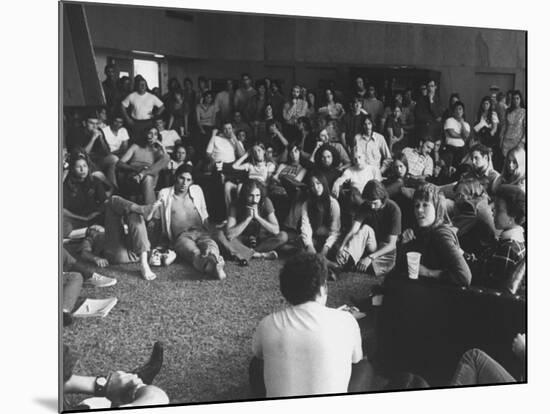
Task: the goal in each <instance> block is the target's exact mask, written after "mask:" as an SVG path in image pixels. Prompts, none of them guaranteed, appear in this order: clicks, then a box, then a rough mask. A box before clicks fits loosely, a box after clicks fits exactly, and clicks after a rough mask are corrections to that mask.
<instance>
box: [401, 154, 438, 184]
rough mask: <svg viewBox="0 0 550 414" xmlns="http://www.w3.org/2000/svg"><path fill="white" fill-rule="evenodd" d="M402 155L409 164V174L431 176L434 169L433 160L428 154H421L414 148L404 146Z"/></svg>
mask: <svg viewBox="0 0 550 414" xmlns="http://www.w3.org/2000/svg"><path fill="white" fill-rule="evenodd" d="M403 155H404V156H405V157H407V163H408V164H409V174H410V175H412V176H413V177H418V176H419V175H426V176H431V175H432V174H433V171H434V162H433V160H432V157H430V156H429V155H422V154H421V153H420V152H418V150H416V149H414V148H409V147H407V148H404V149H403Z"/></svg>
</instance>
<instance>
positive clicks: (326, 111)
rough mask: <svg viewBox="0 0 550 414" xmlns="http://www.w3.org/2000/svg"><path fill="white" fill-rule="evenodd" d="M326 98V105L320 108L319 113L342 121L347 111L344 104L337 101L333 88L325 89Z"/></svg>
mask: <svg viewBox="0 0 550 414" xmlns="http://www.w3.org/2000/svg"><path fill="white" fill-rule="evenodd" d="M325 99H326V105H325V106H323V107H322V108H319V113H320V114H323V115H326V116H328V118H329V119H331V120H335V121H340V120H341V119H342V117H343V116H344V115H345V114H346V111H345V110H344V107H343V106H342V104H340V103H339V102H336V98H335V95H334V91H333V90H332V89H330V88H328V89H325ZM308 107H309V105H308Z"/></svg>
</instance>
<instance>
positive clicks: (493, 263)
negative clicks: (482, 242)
mask: <svg viewBox="0 0 550 414" xmlns="http://www.w3.org/2000/svg"><path fill="white" fill-rule="evenodd" d="M521 231H523V229H522V230H521ZM505 233H506V232H504V233H503V234H502V235H501V238H500V239H499V240H498V242H497V244H496V245H495V246H494V247H493V248H491V249H489V250H488V251H487V252H486V255H485V263H486V268H485V269H486V276H487V282H488V283H489V284H490V286H491V287H494V288H497V289H502V288H504V287H505V286H506V284H507V283H508V281H509V280H510V277H511V276H512V273H513V272H514V270H515V269H516V267H517V265H518V264H519V262H520V261H521V260H522V259H523V258H524V257H525V255H526V253H527V250H526V248H525V242H524V241H523V239H521V240H518V238H508V237H506V236H507V235H506V234H505Z"/></svg>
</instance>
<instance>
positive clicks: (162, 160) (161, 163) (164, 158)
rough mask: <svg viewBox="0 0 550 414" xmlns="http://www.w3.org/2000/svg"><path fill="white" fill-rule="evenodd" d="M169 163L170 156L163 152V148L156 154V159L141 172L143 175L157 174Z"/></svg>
mask: <svg viewBox="0 0 550 414" xmlns="http://www.w3.org/2000/svg"><path fill="white" fill-rule="evenodd" d="M169 163H170V156H169V155H168V154H167V153H165V152H164V150H163V151H162V152H161V153H160V154H159V155H158V156H157V160H156V161H155V163H154V164H153V165H151V166H150V167H149V168H148V169H147V170H145V171H144V172H143V174H144V175H157V174H158V173H159V172H160V170H163V169H164V168H166V167H168V164H169Z"/></svg>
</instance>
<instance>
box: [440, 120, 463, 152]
mask: <svg viewBox="0 0 550 414" xmlns="http://www.w3.org/2000/svg"><path fill="white" fill-rule="evenodd" d="M464 128H465V129H466V131H468V132H470V124H469V123H468V122H464ZM443 129H444V130H445V143H446V144H447V145H450V146H451V147H463V146H464V145H465V144H464V140H463V139H462V138H453V137H451V136H449V135H448V134H447V130H448V129H452V130H453V131H455V132H456V133H457V134H460V131H461V130H462V125H461V124H460V122H458V121H457V120H456V119H455V118H453V117H450V118H447V120H446V121H445V125H444V126H443Z"/></svg>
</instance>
